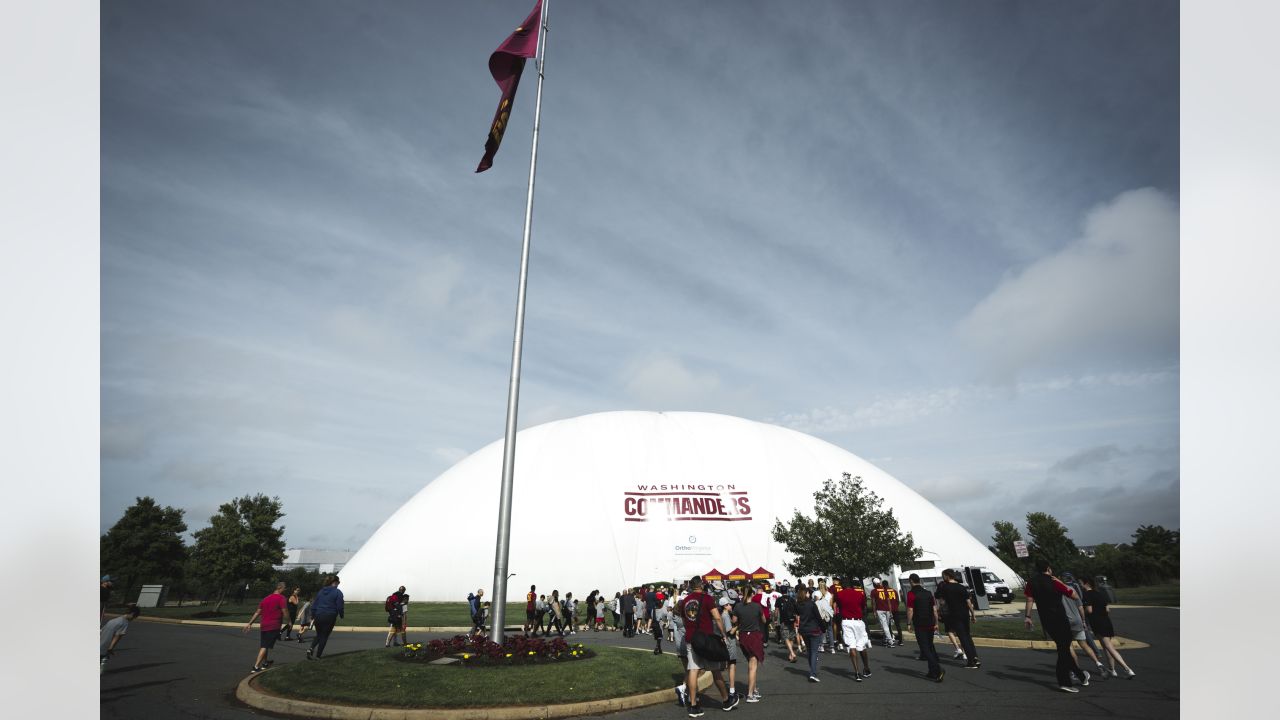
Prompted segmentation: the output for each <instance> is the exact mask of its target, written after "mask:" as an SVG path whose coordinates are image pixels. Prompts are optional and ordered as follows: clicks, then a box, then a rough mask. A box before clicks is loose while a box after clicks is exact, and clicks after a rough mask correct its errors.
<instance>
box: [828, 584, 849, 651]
mask: <svg viewBox="0 0 1280 720" xmlns="http://www.w3.org/2000/svg"><path fill="white" fill-rule="evenodd" d="M843 589H844V583H843V578H841V577H840V576H839V575H836V576H835V577H833V578H831V587H830V588H829V590H828V594H829V595H830V596H831V611H832V616H831V634H832V641H833V643H834V645H833V646H832V647H833V649H834V650H835V651H837V652H844V649H845V644H844V616H843V615H841V614H840V606H839V605H837V604H836V595H838V594H839V593H840V591H841V590H843Z"/></svg>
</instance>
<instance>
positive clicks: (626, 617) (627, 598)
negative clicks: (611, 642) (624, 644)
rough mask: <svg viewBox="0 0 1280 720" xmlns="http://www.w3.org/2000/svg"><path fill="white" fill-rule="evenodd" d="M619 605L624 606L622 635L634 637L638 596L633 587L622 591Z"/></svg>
mask: <svg viewBox="0 0 1280 720" xmlns="http://www.w3.org/2000/svg"><path fill="white" fill-rule="evenodd" d="M619 605H620V607H621V608H622V637H628V638H629V637H633V636H634V635H635V634H636V596H635V593H634V592H632V590H631V588H627V589H626V590H624V591H623V592H622V597H621V598H620V599H619Z"/></svg>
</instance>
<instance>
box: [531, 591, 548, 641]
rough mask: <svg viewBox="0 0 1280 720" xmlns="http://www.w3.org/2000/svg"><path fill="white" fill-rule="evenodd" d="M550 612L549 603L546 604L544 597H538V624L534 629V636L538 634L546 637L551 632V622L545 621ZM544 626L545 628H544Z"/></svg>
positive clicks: (545, 597)
mask: <svg viewBox="0 0 1280 720" xmlns="http://www.w3.org/2000/svg"><path fill="white" fill-rule="evenodd" d="M550 612H551V603H549V602H547V596H546V595H539V596H538V624H537V625H536V626H535V627H534V632H533V634H534V636H535V637H536V636H537V635H538V633H542V634H543V635H546V634H547V633H548V632H550V631H551V621H550V620H547V615H548V614H550ZM544 626H545V627H544Z"/></svg>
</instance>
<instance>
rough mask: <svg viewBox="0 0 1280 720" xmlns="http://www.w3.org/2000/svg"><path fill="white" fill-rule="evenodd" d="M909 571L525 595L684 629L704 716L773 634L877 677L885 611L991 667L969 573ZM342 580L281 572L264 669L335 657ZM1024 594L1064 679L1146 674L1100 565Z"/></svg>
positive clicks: (619, 623) (693, 701)
mask: <svg viewBox="0 0 1280 720" xmlns="http://www.w3.org/2000/svg"><path fill="white" fill-rule="evenodd" d="M908 580H909V582H910V588H909V589H908V590H907V592H906V597H905V598H904V599H902V600H900V599H899V595H898V591H897V589H896V588H894V587H892V585H891V584H890V583H889V582H887V581H883V580H881V579H879V578H870V579H869V580H864V579H862V578H849V579H847V580H846V579H845V578H841V577H839V576H836V577H833V578H832V579H831V582H830V584H828V582H827V579H826V578H813V579H809V580H807V581H804V580H797V581H796V582H795V583H794V584H791V583H788V582H787V581H785V580H784V581H782V582H781V583H779V584H776V585H775V584H774V583H773V582H771V581H769V580H763V581H752V582H740V583H724V582H721V581H715V582H706V581H705V580H704V579H703V578H702V577H699V576H695V577H693V578H690V579H689V580H688V581H686V582H683V583H680V584H679V585H678V586H677V585H675V584H670V585H668V584H662V583H658V584H651V585H645V586H638V587H629V588H624V589H622V590H619V591H616V592H615V593H614V594H613V597H612V598H610V597H608V596H607V594H606V593H602V592H600V591H599V590H592V591H591V592H590V593H589V594H588V595H587V597H586V598H585V599H584V600H582V601H581V602H579V601H578V600H576V599H575V598H574V597H573V593H572V592H566V593H565V594H564V596H563V597H561V594H560V591H559V589H554V590H552V591H551V594H550V595H549V596H548V595H545V594H539V593H538V589H537V586H536V585H530V586H529V592H528V593H527V594H526V596H525V601H526V602H525V622H524V634H525V635H526V636H532V637H537V636H539V635H543V636H545V635H549V634H551V633H552V632H555V633H556V634H557V635H559V636H564V635H566V634H568V635H576V634H577V633H578V631H579V630H583V631H584V632H585V631H586V630H588V629H590V630H591V631H592V632H619V633H621V634H622V636H623V637H635V636H636V635H637V634H647V635H652V636H653V639H654V653H655V654H660V653H661V652H662V643H663V641H664V640H665V641H667V642H673V643H675V644H676V652H677V656H678V657H679V658H680V661H681V665H682V667H683V668H684V670H685V673H686V676H685V682H684V683H682V684H681V685H679V686H677V687H676V689H675V690H676V694H677V696H678V697H679V699H680V702H681V704H682V705H684V706H686V707H687V708H688V710H689V715H690V716H691V717H698V716H700V715H701V714H702V708H701V704H700V703H699V701H698V689H697V678H698V675H699V674H701V673H703V672H710V673H711V674H712V680H713V684H714V686H715V687H716V689H717V691H718V692H719V693H720V695H721V701H722V707H723V708H724V709H725V710H732V709H733V708H734V707H736V706H737V705H738V703H739V698H738V696H737V690H736V681H737V666H738V664H739V663H742V664H743V665H745V667H746V672H747V693H746V698H745V701H746V702H748V703H755V702H760V700H761V699H762V696H761V694H760V690H759V686H758V683H757V673H758V669H759V666H760V664H761V663H763V662H764V660H765V651H766V649H767V648H768V643H769V639H770V637H772V638H773V639H774V642H776V643H778V647H779V650H782V649H785V652H786V658H787V661H788V662H791V663H795V662H797V660H798V659H799V657H800V656H801V655H804V656H805V658H806V661H807V665H808V679H809V681H810V682H813V683H817V682H820V678H819V677H818V664H819V656H820V655H822V654H824V653H832V654H835V653H840V654H847V655H848V657H849V662H850V664H851V665H852V668H853V675H852V677H853V680H854V682H859V683H861V682H864V681H865V680H867V679H869V678H870V677H871V675H872V669H871V657H870V650H871V646H872V640H871V635H870V633H869V632H868V627H867V623H868V622H869V621H870V620H872V619H873V618H874V621H875V623H876V624H877V625H878V629H879V633H880V642H881V644H883V645H884V646H885V647H890V648H892V647H895V646H897V645H900V644H901V643H902V642H903V631H902V624H901V615H902V611H903V610H905V615H906V624H907V626H908V627H909V628H911V630H912V632H913V635H914V637H915V641H916V644H917V647H918V653H917V656H916V659H917V660H921V661H924V662H926V663H927V670H926V672H925V677H926V678H928V679H930V680H933V681H935V682H942V681H943V678H944V677H945V671H944V670H943V668H942V663H941V661H940V659H939V656H938V652H937V648H936V647H935V645H934V642H935V636H936V637H945V638H947V639H948V640H949V641H950V643H951V644H952V646H953V648H954V653H955V654H954V659H956V660H958V661H960V662H962V663H963V665H962V667H963V668H965V669H971V670H977V669H980V668H981V667H982V662H981V660H980V659H979V657H978V650H977V647H976V646H975V644H974V642H973V637H972V634H971V625H972V623H973V622H974V621H975V620H976V612H975V611H976V607H975V606H974V603H973V600H972V598H971V595H970V591H969V589H968V588H967V587H966V586H965V585H963V584H962V583H961V577H960V574H959V573H958V572H956V571H953V570H944V571H943V573H942V580H941V582H940V583H939V584H938V585H937V587H936V588H935V589H929V588H926V587H925V585H924V583H923V582H922V581H921V579H920V577H919V576H918V575H916V574H915V573H912V574H911V575H910V576H909V578H908ZM340 584H341V580H340V578H339V577H338V576H337V575H330V576H328V577H326V578H325V582H324V586H323V587H322V588H321V589H320V590H319V591H318V592H317V593H316V594H315V596H314V597H313V598H310V599H309V600H305V601H304V600H303V598H302V594H301V591H300V589H299V588H296V587H295V588H293V590H292V591H291V592H288V593H286V585H285V583H283V582H280V583H277V584H276V587H275V590H274V591H273V592H272V593H270V594H269V595H268V596H267V597H265V598H263V599H262V601H261V602H260V603H259V604H258V608H257V609H256V610H255V611H254V613H253V616H252V617H250V618H249V621H248V622H247V623H246V624H245V626H244V632H246V633H247V632H249V630H250V629H251V628H252V627H253V625H254V623H255V622H257V623H258V625H259V646H258V653H257V656H256V658H255V660H254V663H253V667H252V670H251V672H254V673H256V672H260V671H262V670H264V669H265V668H267V667H268V666H270V665H271V663H272V660H271V659H270V658H269V655H270V651H271V650H272V649H273V648H274V647H275V644H276V643H277V642H279V641H281V640H286V641H287V640H296V642H298V643H303V642H305V635H306V633H307V632H308V631H309V630H314V633H313V636H312V638H311V641H310V646H309V647H308V649H307V652H306V658H307V659H308V660H318V659H320V658H322V657H323V656H324V650H325V645H326V643H327V642H328V640H329V636H330V634H331V633H332V632H333V629H334V627H335V625H336V624H337V621H338V620H339V619H340V618H343V617H345V602H344V598H343V595H342V591H341V590H340V589H339V587H338V586H339V585H340ZM110 588H111V585H110V578H109V577H104V578H103V581H102V595H103V602H102V607H101V608H100V617H101V619H103V620H105V618H106V614H105V613H106V596H107V595H108V593H109V591H110ZM1024 593H1025V596H1026V606H1025V613H1024V620H1025V624H1026V627H1027V628H1028V629H1031V628H1033V627H1034V622H1033V621H1032V615H1031V610H1032V608H1033V607H1034V608H1037V609H1038V611H1039V618H1040V624H1041V626H1042V628H1043V630H1044V632H1045V634H1046V635H1047V636H1048V637H1049V638H1051V639H1052V640H1053V642H1054V645H1055V647H1056V649H1057V663H1056V674H1057V683H1058V687H1059V689H1061V690H1062V691H1064V692H1070V693H1077V692H1079V687H1078V686H1081V687H1082V686H1087V685H1089V681H1090V678H1091V674H1090V673H1089V672H1088V671H1086V670H1083V669H1081V667H1080V664H1079V662H1078V661H1077V658H1076V650H1077V649H1079V650H1080V651H1081V652H1083V653H1084V654H1085V656H1086V657H1088V658H1089V659H1090V660H1091V661H1092V662H1093V663H1094V665H1095V666H1096V668H1097V672H1098V674H1099V675H1100V676H1101V677H1106V676H1108V675H1110V676H1111V677H1117V678H1118V677H1121V674H1120V671H1119V670H1117V666H1118V667H1119V668H1121V669H1123V671H1124V677H1128V678H1133V677H1135V676H1136V673H1135V672H1134V671H1133V669H1132V668H1131V667H1130V666H1129V665H1128V663H1127V662H1126V661H1125V659H1124V657H1123V656H1122V655H1121V654H1120V652H1119V650H1118V649H1117V648H1116V645H1115V642H1114V638H1115V628H1114V626H1113V624H1112V621H1111V617H1110V615H1109V613H1108V609H1107V608H1108V601H1107V598H1106V595H1105V594H1104V593H1102V592H1101V591H1100V590H1099V589H1098V586H1097V584H1096V583H1095V581H1094V580H1093V578H1088V577H1085V578H1080V579H1079V580H1077V579H1076V578H1074V577H1073V576H1072V574H1071V573H1064V574H1063V576H1062V578H1058V577H1057V576H1055V575H1054V574H1053V568H1052V567H1051V566H1050V564H1049V563H1048V562H1047V561H1040V562H1038V563H1037V564H1036V574H1035V575H1033V576H1032V578H1031V580H1030V581H1029V582H1028V583H1027V585H1026V587H1025V589H1024ZM483 598H484V590H483V589H477V590H476V591H475V592H474V593H470V594H469V595H468V597H467V602H468V611H469V613H470V616H471V631H470V632H471V633H472V634H488V632H489V631H490V628H489V626H488V624H487V623H488V620H489V602H487V601H485V600H484V599H483ZM384 609H385V610H386V612H387V625H388V630H387V635H386V640H385V646H386V647H394V646H400V645H407V644H408V635H407V629H408V613H409V594H408V593H407V592H406V590H405V587H404V586H403V585H401V586H400V587H399V588H398V589H397V590H395V591H393V592H392V593H391V594H390V595H389V596H388V597H387V599H386V601H385V606H384ZM139 614H140V611H139V609H138V607H137V605H133V604H130V605H129V606H127V608H126V612H125V613H124V614H123V615H121V616H119V617H116V618H113V619H111V620H109V621H106V622H105V623H104V624H102V625H101V646H100V661H101V662H100V665H101V668H103V669H105V667H106V663H107V659H108V658H109V657H111V656H112V655H113V654H114V650H115V647H116V645H117V644H118V643H119V642H120V640H121V638H122V637H123V636H124V635H125V634H126V633H127V631H128V628H129V624H130V622H132V621H133V620H134V619H136V618H137V617H138V615H139ZM295 633H296V634H295ZM1104 660H1105V662H1104ZM725 673H727V674H728V681H727V683H726V681H725V677H724V674H725ZM1073 681H1074V682H1073ZM1077 685H1078V686H1077Z"/></svg>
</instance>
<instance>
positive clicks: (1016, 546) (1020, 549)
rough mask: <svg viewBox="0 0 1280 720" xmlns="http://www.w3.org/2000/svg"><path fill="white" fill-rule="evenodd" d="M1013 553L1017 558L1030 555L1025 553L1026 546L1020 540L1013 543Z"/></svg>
mask: <svg viewBox="0 0 1280 720" xmlns="http://www.w3.org/2000/svg"><path fill="white" fill-rule="evenodd" d="M1013 551H1014V552H1015V553H1017V555H1018V557H1029V556H1030V555H1031V553H1029V552H1027V544H1026V543H1025V542H1023V541H1021V540H1014V541H1013Z"/></svg>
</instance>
